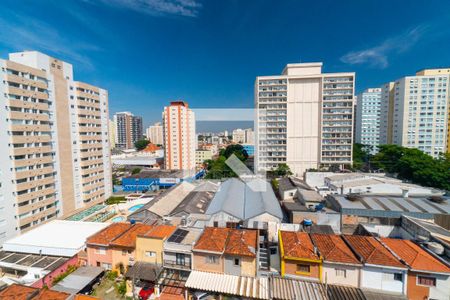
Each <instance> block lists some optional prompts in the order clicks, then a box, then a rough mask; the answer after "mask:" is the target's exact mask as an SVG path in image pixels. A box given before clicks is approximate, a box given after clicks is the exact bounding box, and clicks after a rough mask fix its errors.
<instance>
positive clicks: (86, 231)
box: [3, 220, 109, 257]
mask: <svg viewBox="0 0 450 300" xmlns="http://www.w3.org/2000/svg"><path fill="white" fill-rule="evenodd" d="M108 225H109V224H107V223H97V222H76V221H65V220H54V221H51V222H49V223H46V224H44V225H41V226H39V227H37V228H35V229H32V230H30V231H27V232H25V233H23V234H21V235H19V236H17V237H14V238H12V239H10V240H8V241H6V242H5V243H4V244H3V250H4V251H11V252H22V253H33V254H42V255H57V256H67V257H70V256H73V255H75V254H76V253H78V252H79V251H80V250H82V249H83V248H84V246H85V242H86V238H87V237H89V236H91V235H93V234H95V233H97V232H99V231H100V230H102V229H103V228H105V227H107V226H108Z"/></svg>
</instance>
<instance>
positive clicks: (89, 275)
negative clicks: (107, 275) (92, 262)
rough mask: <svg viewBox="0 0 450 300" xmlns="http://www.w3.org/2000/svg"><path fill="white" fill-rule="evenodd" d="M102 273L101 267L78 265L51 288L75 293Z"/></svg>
mask: <svg viewBox="0 0 450 300" xmlns="http://www.w3.org/2000/svg"><path fill="white" fill-rule="evenodd" d="M103 273H104V270H103V268H101V267H92V266H86V267H80V268H78V269H76V270H75V271H74V272H73V273H71V274H69V275H68V276H67V277H65V278H64V279H63V280H61V281H60V282H58V283H57V284H56V285H54V286H53V287H52V290H54V291H59V292H66V293H69V294H72V295H73V294H77V293H79V292H80V291H81V290H83V289H84V288H85V287H86V286H88V285H90V284H92V283H93V282H94V281H95V280H97V278H99V277H100V276H102V274H103Z"/></svg>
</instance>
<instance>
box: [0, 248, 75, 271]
mask: <svg viewBox="0 0 450 300" xmlns="http://www.w3.org/2000/svg"><path fill="white" fill-rule="evenodd" d="M68 260H69V258H67V257H61V256H48V255H38V254H30V253H16V252H9V251H0V267H2V266H7V267H10V268H12V269H23V268H24V267H33V268H40V269H44V270H47V271H53V270H55V269H57V268H58V267H59V266H61V265H62V264H64V263H65V262H67V261H68Z"/></svg>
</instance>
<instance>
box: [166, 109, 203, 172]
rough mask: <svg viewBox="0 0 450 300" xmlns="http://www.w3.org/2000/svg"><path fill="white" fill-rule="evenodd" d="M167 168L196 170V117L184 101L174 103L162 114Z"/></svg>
mask: <svg viewBox="0 0 450 300" xmlns="http://www.w3.org/2000/svg"><path fill="white" fill-rule="evenodd" d="M162 118H163V129H164V131H163V134H164V151H165V156H164V157H165V158H164V164H165V168H166V169H168V170H194V168H195V149H196V135H195V115H194V112H193V111H192V110H191V109H189V106H188V103H187V102H184V101H172V102H171V103H170V105H169V106H166V107H164V111H163V113H162Z"/></svg>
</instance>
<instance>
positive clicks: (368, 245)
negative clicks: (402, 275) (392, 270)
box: [343, 235, 406, 268]
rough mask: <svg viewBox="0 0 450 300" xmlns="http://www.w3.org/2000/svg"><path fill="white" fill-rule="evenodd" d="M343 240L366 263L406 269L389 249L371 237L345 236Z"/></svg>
mask: <svg viewBox="0 0 450 300" xmlns="http://www.w3.org/2000/svg"><path fill="white" fill-rule="evenodd" d="M343 238H344V239H345V240H346V241H347V242H348V243H349V244H350V247H351V248H353V250H354V251H355V252H356V253H357V254H358V255H360V256H361V257H362V259H363V260H364V263H367V264H372V265H379V266H389V267H398V268H406V267H405V266H404V265H403V264H402V263H401V262H400V261H399V260H398V259H397V258H396V257H395V256H394V255H393V254H392V253H390V252H389V250H388V249H386V248H385V247H384V246H383V245H382V244H381V243H380V242H379V241H377V240H376V239H375V238H373V237H371V236H360V235H344V236H343Z"/></svg>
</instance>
